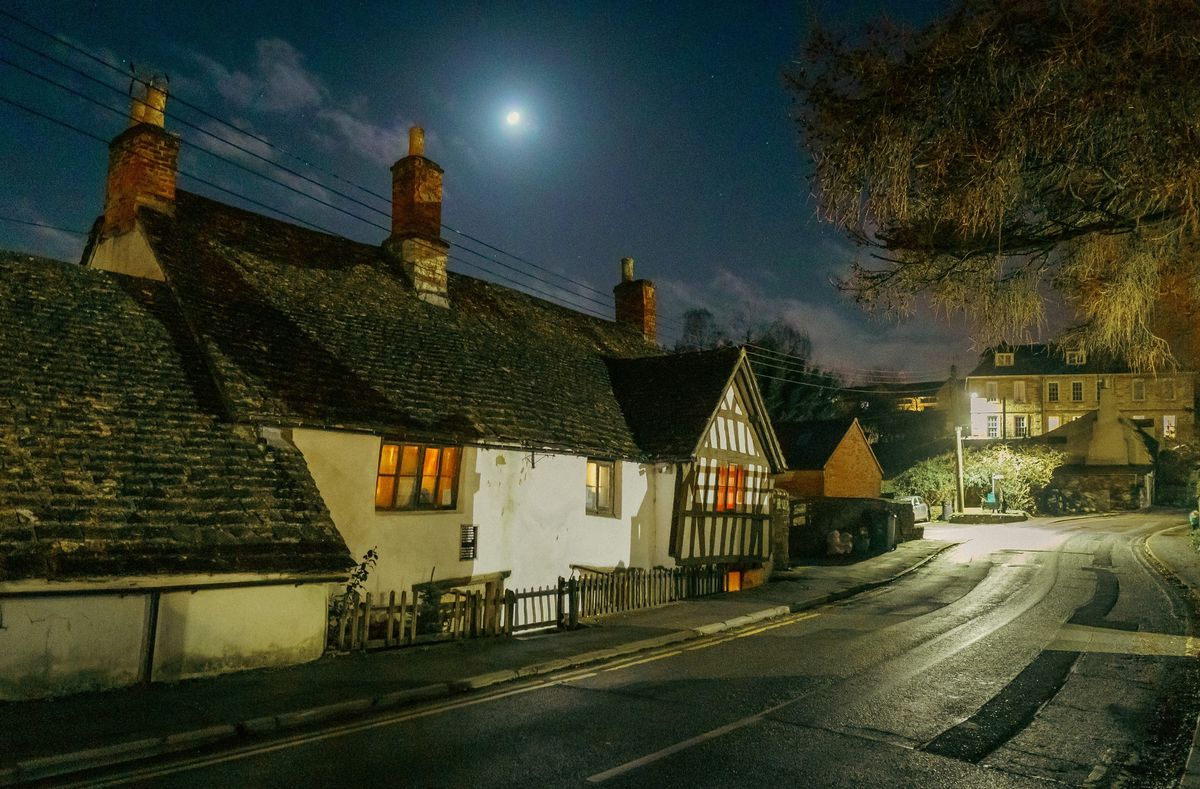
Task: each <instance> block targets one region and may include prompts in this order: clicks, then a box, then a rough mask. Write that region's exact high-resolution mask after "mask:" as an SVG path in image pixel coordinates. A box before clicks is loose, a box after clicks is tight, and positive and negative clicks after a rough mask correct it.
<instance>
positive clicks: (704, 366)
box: [613, 348, 783, 567]
mask: <svg viewBox="0 0 1200 789" xmlns="http://www.w3.org/2000/svg"><path fill="white" fill-rule="evenodd" d="M613 367H614V370H613V372H614V385H615V387H616V391H617V396H618V398H619V399H621V401H622V405H623V406H624V407H625V412H626V414H627V416H628V417H629V419H630V422H631V426H632V427H633V430H634V435H635V436H636V437H637V440H638V442H639V444H641V445H642V446H643V447H644V448H645V449H646V451H647V452H649V453H650V454H651V455H652V456H653V457H655V458H656V459H658V460H660V461H665V462H669V463H672V464H673V465H674V467H675V493H674V506H673V507H672V510H671V530H670V541H669V543H668V545H669V554H670V556H671V557H672V558H673V559H674V560H675V561H676V562H678V563H679V564H711V563H728V564H733V565H737V566H745V567H755V566H760V565H761V564H762V563H763V562H765V561H766V560H767V559H768V558H769V556H770V545H771V541H770V525H769V524H770V495H769V494H770V490H771V488H772V487H773V485H772V478H773V476H772V475H773V474H774V473H776V472H778V471H780V470H782V468H783V455H782V452H781V451H780V448H779V442H778V441H777V440H776V439H775V433H774V431H773V430H772V428H771V422H770V418H769V416H768V415H767V411H766V407H765V406H764V404H763V401H762V396H761V394H760V393H759V390H758V385H757V383H756V382H755V379H754V374H753V372H752V371H751V369H750V365H749V363H748V361H747V359H746V355H745V353H744V352H743V351H741V350H739V349H736V348H727V349H719V350H715V351H701V352H697V353H691V354H678V355H674V356H667V357H656V358H648V359H638V360H628V361H623V362H620V363H617V364H615V365H613Z"/></svg>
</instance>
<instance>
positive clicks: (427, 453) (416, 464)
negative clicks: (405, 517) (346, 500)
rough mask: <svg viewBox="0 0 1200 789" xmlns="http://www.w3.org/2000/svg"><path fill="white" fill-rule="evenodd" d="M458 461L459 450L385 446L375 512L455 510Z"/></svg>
mask: <svg viewBox="0 0 1200 789" xmlns="http://www.w3.org/2000/svg"><path fill="white" fill-rule="evenodd" d="M458 458H459V450H458V447H438V446H429V445H426V444H391V443H387V442H384V444H383V446H381V447H380V449H379V472H378V474H377V475H376V477H375V509H379V510H450V509H454V507H455V505H456V504H457V502H458Z"/></svg>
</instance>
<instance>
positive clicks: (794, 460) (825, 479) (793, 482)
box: [775, 419, 883, 498]
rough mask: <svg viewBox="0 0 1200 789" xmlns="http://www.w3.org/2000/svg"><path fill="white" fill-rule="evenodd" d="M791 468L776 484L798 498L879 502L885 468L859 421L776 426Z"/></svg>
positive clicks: (840, 420) (785, 459)
mask: <svg viewBox="0 0 1200 789" xmlns="http://www.w3.org/2000/svg"><path fill="white" fill-rule="evenodd" d="M775 430H776V435H777V436H778V437H779V443H780V446H781V447H782V448H783V455H784V461H785V463H786V465H787V469H786V470H785V471H784V472H782V473H781V474H779V475H777V476H776V478H775V484H776V485H778V486H779V487H780V488H783V489H784V490H786V491H787V492H788V493H790V494H792V495H794V496H809V497H833V498H878V497H879V493H880V488H881V485H882V482H883V470H882V469H881V468H880V466H879V461H878V460H876V459H875V453H874V452H873V451H872V450H871V445H870V443H868V441H867V436H866V434H865V433H864V432H863V429H862V427H861V426H860V425H859V423H858V420H857V419H830V420H823V421H815V422H799V423H786V424H781V425H776V428H775Z"/></svg>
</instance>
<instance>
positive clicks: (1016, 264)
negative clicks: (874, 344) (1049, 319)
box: [788, 0, 1200, 369]
mask: <svg viewBox="0 0 1200 789" xmlns="http://www.w3.org/2000/svg"><path fill="white" fill-rule="evenodd" d="M788 79H789V83H790V85H791V88H792V89H793V91H794V93H795V96H796V98H797V103H796V118H797V121H798V123H799V125H800V129H801V133H802V135H803V137H804V140H805V142H806V144H807V146H808V148H809V150H810V152H811V155H812V158H813V162H814V171H813V174H812V180H813V183H814V187H815V192H816V194H817V197H818V200H819V203H820V206H821V209H822V211H823V214H824V215H825V217H826V218H827V219H829V220H830V221H832V222H834V223H836V224H837V225H839V226H840V227H841V228H842V229H843V230H844V231H845V232H846V233H847V235H848V236H849V237H850V238H851V239H853V240H855V241H857V242H858V243H859V244H861V245H863V246H864V247H865V248H867V249H868V250H869V251H870V253H871V255H872V256H873V260H874V262H873V263H869V264H859V265H857V266H856V267H855V268H854V269H853V271H852V273H851V275H850V276H849V277H848V278H847V279H846V280H845V281H844V282H842V283H841V284H842V287H843V288H844V289H845V290H847V291H849V292H850V293H852V294H853V295H854V296H855V297H856V298H857V300H858V301H859V302H860V303H862V304H864V305H866V306H868V307H869V308H872V309H875V310H880V311H885V312H891V313H899V314H903V313H905V312H907V311H910V310H911V309H912V307H913V304H914V298H915V296H916V295H917V294H922V293H924V294H927V295H928V296H929V297H930V298H931V299H932V302H933V304H934V305H935V307H937V308H941V309H944V310H948V311H949V310H963V311H966V312H967V313H968V314H969V315H970V316H971V317H972V318H973V319H974V321H975V330H976V332H977V333H978V339H979V340H981V341H982V342H984V343H987V344H991V343H994V342H997V341H999V340H1002V339H1012V338H1017V337H1020V336H1021V335H1023V334H1024V333H1025V332H1027V331H1029V329H1031V328H1033V327H1036V326H1039V325H1040V324H1041V322H1042V321H1043V320H1044V317H1045V315H1046V314H1047V313H1046V309H1047V304H1048V303H1054V304H1065V305H1066V306H1067V307H1068V308H1069V309H1072V310H1074V315H1075V319H1076V323H1075V325H1074V326H1072V328H1071V329H1070V330H1069V331H1068V333H1067V336H1066V337H1065V338H1064V339H1065V340H1066V341H1068V342H1070V343H1072V344H1073V345H1078V346H1080V347H1082V348H1085V349H1089V350H1092V351H1096V352H1108V353H1115V354H1118V355H1121V356H1123V357H1125V358H1126V359H1127V360H1128V361H1129V362H1130V363H1131V364H1133V365H1134V366H1136V367H1139V368H1149V369H1153V368H1155V367H1158V366H1160V365H1163V364H1167V363H1169V362H1170V361H1171V355H1170V350H1169V348H1168V346H1167V344H1166V343H1165V342H1164V341H1163V339H1162V338H1161V336H1160V335H1161V334H1162V333H1163V331H1162V330H1159V329H1158V328H1157V327H1158V326H1159V324H1160V323H1161V322H1162V320H1163V319H1164V318H1165V317H1166V316H1168V315H1169V314H1172V313H1178V312H1179V310H1180V309H1181V308H1182V307H1185V306H1188V305H1192V304H1194V303H1200V263H1198V256H1197V254H1196V253H1197V247H1196V240H1197V229H1198V227H1200V7H1198V6H1197V4H1195V3H1194V2H1183V1H1182V0H957V2H956V4H955V6H954V7H953V8H952V10H951V11H950V12H949V13H948V14H947V15H946V16H944V17H943V18H941V19H938V20H937V21H935V22H933V23H931V24H930V25H928V26H927V27H926V28H924V29H921V30H915V31H913V30H905V29H902V28H900V27H897V26H895V25H891V24H888V23H880V24H876V25H873V26H871V27H869V28H867V29H865V30H863V31H857V32H856V33H855V34H854V35H853V36H843V37H838V36H835V35H832V34H830V33H828V32H826V31H818V32H816V33H814V34H813V35H812V36H811V38H810V39H809V41H808V43H807V46H806V49H805V52H804V57H803V65H802V66H801V67H799V68H797V69H796V70H795V71H793V72H792V73H791V74H789V75H788Z"/></svg>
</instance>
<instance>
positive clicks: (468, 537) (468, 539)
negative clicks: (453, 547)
mask: <svg viewBox="0 0 1200 789" xmlns="http://www.w3.org/2000/svg"><path fill="white" fill-rule="evenodd" d="M478 558H479V527H478V526H476V525H475V524H473V523H464V524H463V525H462V526H461V527H459V531H458V560H459V561H460V562H468V561H471V560H472V559H478Z"/></svg>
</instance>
